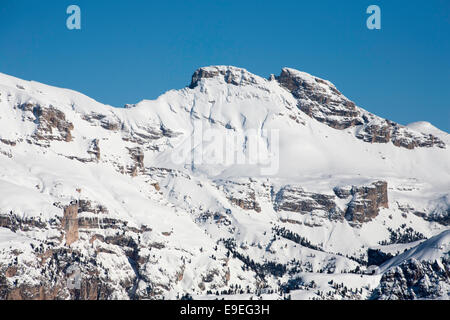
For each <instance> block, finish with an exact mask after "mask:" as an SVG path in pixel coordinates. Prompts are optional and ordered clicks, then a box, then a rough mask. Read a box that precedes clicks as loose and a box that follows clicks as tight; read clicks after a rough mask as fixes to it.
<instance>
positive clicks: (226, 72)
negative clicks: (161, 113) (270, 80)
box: [189, 66, 265, 89]
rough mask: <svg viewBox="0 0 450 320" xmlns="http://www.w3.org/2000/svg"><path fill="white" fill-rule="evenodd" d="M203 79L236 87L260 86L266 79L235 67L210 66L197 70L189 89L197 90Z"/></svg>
mask: <svg viewBox="0 0 450 320" xmlns="http://www.w3.org/2000/svg"><path fill="white" fill-rule="evenodd" d="M202 79H216V80H219V81H220V82H223V83H227V84H233V85H236V86H241V85H248V84H258V83H260V82H261V81H264V80H265V79H263V78H261V77H259V76H257V75H255V74H253V73H251V72H248V71H247V70H246V69H243V68H238V67H234V66H209V67H202V68H199V69H197V70H196V71H195V72H194V74H193V75H192V81H191V84H190V85H189V88H191V89H193V88H195V87H196V86H197V85H198V84H199V82H200V81H201V80H202Z"/></svg>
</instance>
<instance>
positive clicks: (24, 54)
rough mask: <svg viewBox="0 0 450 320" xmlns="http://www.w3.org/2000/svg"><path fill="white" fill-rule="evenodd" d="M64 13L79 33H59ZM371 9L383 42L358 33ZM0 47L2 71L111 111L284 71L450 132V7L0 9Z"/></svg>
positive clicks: (92, 4) (303, 4) (94, 2)
mask: <svg viewBox="0 0 450 320" xmlns="http://www.w3.org/2000/svg"><path fill="white" fill-rule="evenodd" d="M70 4H77V5H79V6H80V8H81V11H82V30H81V31H70V30H68V29H67V28H66V18H67V16H68V15H67V14H66V8H67V6H69V5H70ZM371 4H377V5H379V6H380V7H381V14H382V29H381V30H380V31H370V30H368V29H367V28H366V22H365V21H366V19H367V17H368V15H367V14H366V13H365V11H366V8H367V7H368V6H369V5H371ZM0 43H1V46H0V72H3V73H7V74H10V75H14V76H17V77H20V78H24V79H28V80H36V81H40V82H44V83H47V84H51V85H55V86H60V87H66V88H71V89H74V90H77V91H81V92H82V93H84V94H87V95H89V96H91V97H93V98H94V99H96V100H98V101H100V102H103V103H108V104H111V105H114V106H123V105H124V104H126V103H136V102H138V101H140V100H142V99H154V98H156V97H157V96H159V95H160V94H162V93H163V92H165V91H166V90H169V89H173V88H175V89H177V88H182V87H184V86H186V85H188V84H189V82H190V77H191V75H192V73H193V72H194V70H195V69H196V68H198V67H201V66H206V65H213V64H225V65H235V66H239V67H244V68H246V69H248V70H249V71H251V72H253V73H256V74H258V75H261V76H265V77H266V76H269V74H271V73H275V74H279V72H280V69H281V68H282V67H283V66H288V67H292V68H296V69H299V70H303V71H306V72H309V73H312V74H314V75H317V76H319V77H323V78H326V79H329V80H330V81H332V82H334V83H335V84H336V86H337V87H338V88H339V89H340V90H341V91H342V92H343V93H344V94H345V95H346V96H348V97H349V98H350V99H352V100H354V101H355V102H356V103H357V104H358V105H360V106H361V107H364V108H366V109H368V110H369V111H371V112H374V113H376V114H378V115H380V116H383V117H386V118H389V119H391V120H394V121H397V122H400V123H402V124H407V123H409V122H413V121H418V120H426V121H430V122H432V123H433V124H434V125H436V126H437V127H439V128H441V129H443V130H445V131H447V132H450V120H449V119H450V111H449V110H450V89H449V85H450V1H448V0H428V1H419V0H408V1H402V0H389V1H380V0H370V1H365V0H360V1H356V0H345V1H344V0H343V1H331V0H330V1H325V0H322V1H310V0H308V1H301V0H295V1H283V0H278V1H274V0H271V1H265V0H255V1H251V0H248V1H245V0H241V1H235V0H227V1H215V0H207V1H151V0H150V1H144V0H141V1H137V0H127V1H121V0H111V1H101V0H71V1H65V0H54V1H49V0H41V1H29V0H1V2H0Z"/></svg>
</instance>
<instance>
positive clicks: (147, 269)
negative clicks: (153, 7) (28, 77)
mask: <svg viewBox="0 0 450 320" xmlns="http://www.w3.org/2000/svg"><path fill="white" fill-rule="evenodd" d="M0 123H1V125H0V190H1V192H2V196H1V197H0V241H1V242H0V270H2V274H1V275H0V298H10V299H17V298H47V299H49V298H63V299H74V298H82V299H87V298H89V299H91V298H99V299H117V298H122V299H125V298H131V299H134V298H141V299H157V298H163V297H164V298H172V299H173V298H177V297H181V296H183V295H186V294H190V295H192V296H194V297H202V298H207V297H210V296H212V297H216V295H215V293H216V292H218V293H219V294H223V295H224V296H226V297H245V298H249V297H251V296H254V295H263V296H265V297H266V298H282V297H283V296H286V295H288V294H289V293H290V292H292V294H291V296H292V298H308V299H309V298H323V299H327V298H330V299H332V298H335V299H339V298H344V299H350V298H356V299H363V298H368V297H370V296H371V295H372V289H374V288H375V287H376V286H377V285H378V284H379V283H380V280H381V278H382V275H381V274H378V275H371V274H361V273H365V272H366V271H365V270H366V268H367V267H368V265H367V249H368V248H370V247H374V248H380V247H383V246H384V245H390V246H391V247H392V246H399V247H401V246H404V245H405V244H406V243H408V242H413V241H418V240H422V239H424V238H430V237H433V236H435V235H437V234H439V233H441V232H443V231H444V232H445V230H448V225H449V222H450V221H449V212H450V211H449V208H450V206H449V190H450V188H449V187H450V150H449V147H448V135H447V137H446V136H445V133H443V132H440V131H437V129H436V130H428V129H427V130H426V128H424V126H422V125H420V126H417V125H414V126H411V127H403V126H401V125H399V124H396V123H393V122H390V121H388V120H385V119H381V118H379V117H377V116H375V115H373V114H371V113H369V112H368V111H366V110H364V109H362V108H359V107H357V106H356V105H355V104H354V103H353V102H351V101H350V100H349V99H347V98H346V97H345V96H344V95H342V93H340V92H339V91H338V90H337V89H336V88H335V86H334V85H333V84H332V83H331V82H329V81H326V80H323V79H319V78H317V77H314V76H312V75H309V74H306V73H303V72H300V71H297V70H293V69H289V68H284V69H283V70H282V72H281V74H280V76H278V77H274V76H272V77H270V78H269V79H264V78H261V77H259V76H257V75H253V74H251V73H250V72H248V71H246V70H245V69H241V68H236V67H227V66H213V67H206V68H200V69H199V70H197V71H196V72H195V73H194V75H193V77H192V81H191V84H190V86H189V87H186V88H184V89H181V90H172V91H169V92H167V93H165V94H163V95H162V96H160V97H159V98H158V99H156V100H152V101H150V100H145V101H142V102H140V103H138V104H136V105H127V107H126V108H123V109H119V108H113V107H111V106H107V105H103V104H101V103H98V102H96V101H94V100H92V99H90V98H88V97H86V96H84V95H82V94H80V93H77V92H74V91H71V90H66V89H59V88H54V87H50V86H46V85H43V84H40V83H36V82H29V81H24V80H21V79H17V78H14V77H11V76H7V75H4V74H0ZM441 235H442V233H441ZM442 239H444V240H445V241H446V242H448V237H443V238H442ZM430 240H431V239H430ZM444 240H442V241H444ZM380 244H383V245H380ZM400 257H401V256H399V257H398V258H394V259H403V258H400ZM395 261H397V260H395ZM402 261H403V260H402ZM392 263H393V265H394V264H395V263H394V260H392ZM75 267H76V268H78V269H79V270H80V271H81V275H82V281H81V284H80V287H79V288H73V287H70V286H68V285H67V281H68V280H70V279H72V278H71V277H72V276H71V274H69V273H68V271H67V270H72V269H73V268H75ZM382 270H383V272H388V270H389V268H384V269H382ZM430 270H431V271H427V272H433V271H432V269H430ZM366 273H370V272H366ZM439 279H440V280H439V281H441V282H446V281H447V282H448V277H447V278H442V277H441V278H439ZM341 284H342V285H341ZM344 288H345V290H344ZM347 289H351V290H347ZM379 297H384V296H383V295H379ZM417 297H418V298H426V295H422V296H417ZM405 298H409V297H405Z"/></svg>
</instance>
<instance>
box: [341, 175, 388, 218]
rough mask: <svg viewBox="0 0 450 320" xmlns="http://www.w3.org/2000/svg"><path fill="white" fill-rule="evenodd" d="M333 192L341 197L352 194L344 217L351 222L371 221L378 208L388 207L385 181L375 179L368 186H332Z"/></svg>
mask: <svg viewBox="0 0 450 320" xmlns="http://www.w3.org/2000/svg"><path fill="white" fill-rule="evenodd" d="M334 192H335V194H336V195H337V196H338V197H339V198H341V199H345V198H347V197H350V196H352V199H351V200H350V202H349V204H348V207H347V210H346V212H345V218H346V219H347V220H348V221H350V222H353V223H363V222H368V221H371V220H372V219H373V218H375V217H376V216H377V215H378V213H379V211H380V208H389V202H388V194H387V182H386V181H376V182H373V183H372V184H370V185H368V186H353V187H351V188H349V187H344V188H334Z"/></svg>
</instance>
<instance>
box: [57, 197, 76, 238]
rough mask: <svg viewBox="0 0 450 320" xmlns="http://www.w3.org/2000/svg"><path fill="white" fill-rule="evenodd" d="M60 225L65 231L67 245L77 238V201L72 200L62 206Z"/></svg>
mask: <svg viewBox="0 0 450 320" xmlns="http://www.w3.org/2000/svg"><path fill="white" fill-rule="evenodd" d="M61 227H62V228H63V230H64V232H65V237H66V244H67V245H68V246H70V245H71V244H72V243H74V242H75V241H77V240H78V202H74V203H72V204H70V205H69V206H67V207H65V208H64V216H63V218H62V220H61Z"/></svg>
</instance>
